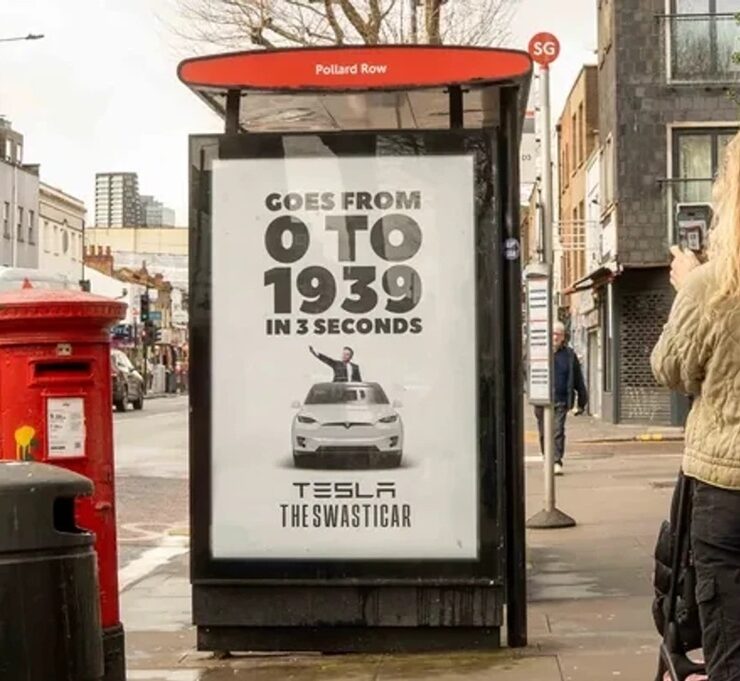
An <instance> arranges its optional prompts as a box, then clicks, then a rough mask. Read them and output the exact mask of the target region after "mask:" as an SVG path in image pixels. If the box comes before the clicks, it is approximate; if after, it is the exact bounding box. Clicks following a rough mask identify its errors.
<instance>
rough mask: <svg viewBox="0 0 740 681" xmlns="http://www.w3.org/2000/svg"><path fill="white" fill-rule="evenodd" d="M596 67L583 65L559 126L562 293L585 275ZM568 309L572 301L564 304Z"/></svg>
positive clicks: (596, 120) (596, 106) (595, 141)
mask: <svg viewBox="0 0 740 681" xmlns="http://www.w3.org/2000/svg"><path fill="white" fill-rule="evenodd" d="M597 83H598V71H597V68H596V66H584V67H583V69H582V70H581V72H580V74H579V75H578V77H577V78H576V81H575V83H574V85H573V88H572V89H571V91H570V94H569V95H568V98H567V100H566V101H565V106H564V108H563V112H562V114H561V115H560V119H559V120H558V124H557V133H558V146H557V150H558V171H559V182H558V184H559V185H560V192H559V193H560V200H559V212H558V229H559V233H560V243H561V245H562V249H563V250H562V254H561V258H562V267H561V280H560V282H559V284H560V290H561V291H564V292H565V291H567V290H568V289H569V288H570V287H571V286H572V284H573V283H574V282H575V281H577V280H578V279H581V278H582V277H583V276H584V274H585V273H586V224H587V223H586V212H587V205H586V172H587V167H588V161H589V159H590V157H591V154H592V153H593V151H594V149H595V148H596V147H597V146H598V141H599V135H598V125H599V93H598V87H597ZM562 302H564V303H565V306H568V305H569V304H570V301H565V300H564V301H562Z"/></svg>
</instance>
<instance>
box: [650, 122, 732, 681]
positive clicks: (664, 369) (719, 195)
mask: <svg viewBox="0 0 740 681" xmlns="http://www.w3.org/2000/svg"><path fill="white" fill-rule="evenodd" d="M714 204H715V205H714V209H715V221H714V228H713V230H712V234H711V240H710V247H709V261H708V262H707V263H706V264H703V265H700V264H699V261H698V260H697V259H696V257H695V256H694V255H693V254H690V253H687V252H684V251H681V250H680V249H674V260H673V265H672V268H671V282H672V283H673V285H674V286H675V287H676V289H677V291H678V294H677V296H676V300H675V301H674V304H673V308H672V310H671V314H670V316H669V319H668V323H667V324H666V325H665V328H664V330H663V333H662V335H661V337H660V340H659V341H658V344H657V345H656V346H655V349H654V350H653V354H652V366H653V373H654V374H655V377H656V379H657V380H658V382H659V383H661V384H663V385H665V386H667V387H669V388H672V389H673V390H678V391H681V392H683V393H685V394H688V395H692V396H693V397H694V401H693V404H692V407H691V411H690V413H689V417H688V421H687V424H686V437H685V446H684V458H683V464H682V466H683V472H684V474H685V475H687V476H688V477H690V478H692V479H693V510H692V517H691V547H692V551H693V559H694V566H695V570H696V600H697V602H698V604H699V616H700V619H701V625H702V645H703V648H704V656H705V659H706V663H707V672H708V674H709V678H710V679H711V681H740V135H738V136H736V137H735V138H734V139H733V140H732V142H731V143H730V144H729V146H728V148H727V151H726V156H725V164H724V168H723V171H722V172H721V173H720V176H719V177H718V179H717V181H716V183H715V186H714Z"/></svg>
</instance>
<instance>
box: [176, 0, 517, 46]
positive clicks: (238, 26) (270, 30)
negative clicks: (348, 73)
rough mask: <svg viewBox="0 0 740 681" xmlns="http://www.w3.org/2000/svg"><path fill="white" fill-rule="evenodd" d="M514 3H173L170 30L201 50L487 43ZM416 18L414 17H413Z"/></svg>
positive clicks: (501, 34)
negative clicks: (175, 18) (173, 19)
mask: <svg viewBox="0 0 740 681" xmlns="http://www.w3.org/2000/svg"><path fill="white" fill-rule="evenodd" d="M519 1H520V0H174V2H175V3H176V5H177V7H178V9H179V17H180V21H179V22H178V27H177V28H173V31H174V32H175V33H176V34H177V35H178V36H179V37H180V38H183V39H185V40H187V41H188V43H189V45H190V46H192V42H193V41H196V42H198V43H200V44H203V45H204V46H208V47H209V48H213V47H226V48H230V49H231V48H244V47H246V46H248V45H256V46H259V47H264V48H268V49H269V48H274V47H285V46H291V45H293V46H306V45H345V44H366V45H374V44H379V43H408V42H412V43H413V42H421V43H432V44H441V43H444V44H456V45H495V44H500V43H501V42H502V41H503V40H504V39H506V38H507V37H508V29H509V25H510V22H511V19H512V17H513V14H514V12H515V10H516V6H517V5H518V3H519ZM419 15H421V17H420V20H419V21H417V17H418V16H419Z"/></svg>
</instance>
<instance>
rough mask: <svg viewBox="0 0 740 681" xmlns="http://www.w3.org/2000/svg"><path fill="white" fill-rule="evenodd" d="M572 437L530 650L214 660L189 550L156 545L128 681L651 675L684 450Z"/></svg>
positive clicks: (533, 605)
mask: <svg viewBox="0 0 740 681" xmlns="http://www.w3.org/2000/svg"><path fill="white" fill-rule="evenodd" d="M574 429H575V427H574ZM572 441H573V443H574V444H573V446H572V448H571V450H570V452H569V454H568V456H567V460H566V475H565V477H563V478H561V479H558V506H559V507H560V508H561V509H562V510H564V511H566V512H568V513H569V514H571V515H572V516H574V517H575V518H576V520H577V522H578V525H577V526H576V527H575V528H573V529H568V530H549V531H530V532H529V533H528V545H529V550H528V570H529V600H530V607H529V635H530V646H529V648H526V649H523V650H517V651H511V650H503V651H498V652H492V653H486V654H480V653H471V654H466V653H451V654H444V655H420V656H403V655H394V656H351V655H350V656H324V655H299V656H296V655H235V656H234V657H230V658H227V659H214V657H213V656H212V655H211V654H207V653H198V652H196V651H195V632H194V630H193V628H192V627H191V626H190V588H189V581H188V555H187V553H185V550H186V549H185V547H183V546H179V547H177V546H175V547H174V548H172V547H170V549H169V550H172V551H175V553H174V554H173V555H171V556H170V557H169V558H168V557H167V555H168V554H167V553H166V551H167V550H168V549H167V546H161V545H160V546H159V548H154V549H151V551H156V550H162V551H165V553H163V554H162V556H164V558H162V556H160V559H161V564H159V565H156V564H154V565H155V567H153V568H152V570H151V571H150V572H147V573H145V574H144V573H142V576H141V578H139V579H136V580H134V581H133V582H131V583H130V584H129V586H128V587H127V588H126V590H125V591H124V593H123V595H122V612H123V620H124V624H125V627H126V631H127V634H126V635H127V651H128V670H129V671H128V679H129V681H226V680H237V681H242V680H244V681H246V680H249V681H273V680H274V681H278V680H280V681H283V680H285V681H290V680H295V681H312V680H314V679H316V680H319V679H321V680H322V681H323V680H328V681H333V680H337V681H339V680H341V681H345V680H346V681H355V680H357V681H364V680H366V679H367V680H369V681H370V680H372V681H377V680H383V681H385V680H388V681H401V680H403V681H416V680H417V679H418V680H422V679H433V680H438V681H457V680H462V679H465V680H466V681H478V680H479V679H480V680H483V679H496V680H497V681H519V680H522V681H524V680H525V679H526V680H527V681H600V680H602V679H620V678H623V679H652V678H653V676H654V673H655V660H656V650H657V643H658V637H657V634H656V633H655V629H654V626H653V623H652V617H651V612H650V606H651V599H652V585H651V573H652V552H653V545H654V541H655V537H656V533H657V530H658V526H659V524H660V521H661V520H662V519H663V517H664V516H665V515H666V513H667V509H668V506H669V501H670V494H671V488H672V483H673V480H674V479H675V474H676V472H677V470H678V467H679V463H680V443H670V442H662V443H636V442H632V443H627V442H621V443H620V442H612V443H610V444H608V445H603V444H602V445H596V444H589V443H585V442H583V441H579V437H578V433H577V432H574V433H573V438H572ZM535 447H536V445H533V444H530V446H529V448H528V456H527V460H528V461H529V462H530V463H528V464H527V478H528V498H527V505H528V513H530V514H533V513H534V512H535V511H537V510H539V508H540V506H541V501H542V495H541V490H542V486H543V484H542V474H541V464H538V463H537V462H536V458H537V457H536V449H535ZM144 477H147V476H144ZM132 481H133V478H132ZM172 539H173V538H171V537H170V540H172ZM147 555H148V554H146V553H145V554H144V557H146V556H147ZM139 560H141V559H139Z"/></svg>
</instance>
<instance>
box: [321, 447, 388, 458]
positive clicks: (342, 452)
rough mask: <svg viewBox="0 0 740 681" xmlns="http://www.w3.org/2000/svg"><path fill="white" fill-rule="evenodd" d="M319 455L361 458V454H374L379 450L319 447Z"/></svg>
mask: <svg viewBox="0 0 740 681" xmlns="http://www.w3.org/2000/svg"><path fill="white" fill-rule="evenodd" d="M317 451H318V453H319V454H332V455H335V456H362V455H363V454H376V453H377V452H379V451H380V450H379V449H378V448H377V447H319V448H318V450H317Z"/></svg>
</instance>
